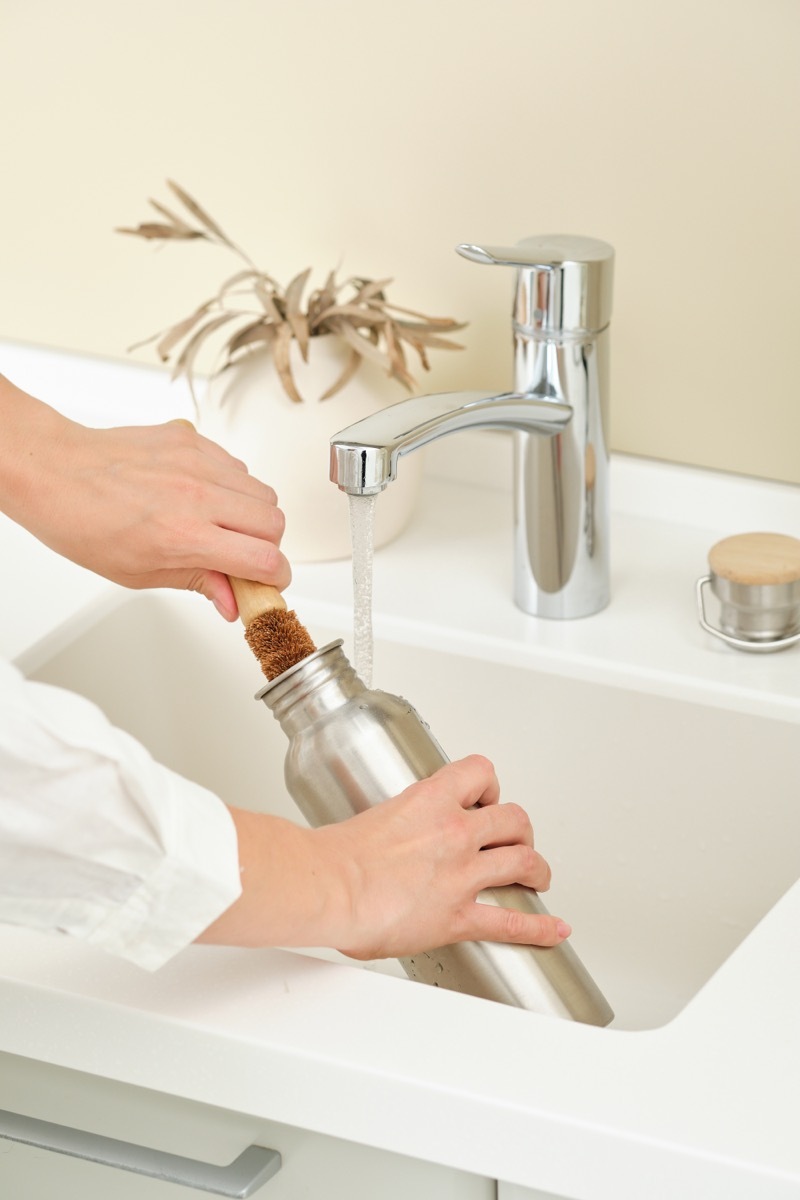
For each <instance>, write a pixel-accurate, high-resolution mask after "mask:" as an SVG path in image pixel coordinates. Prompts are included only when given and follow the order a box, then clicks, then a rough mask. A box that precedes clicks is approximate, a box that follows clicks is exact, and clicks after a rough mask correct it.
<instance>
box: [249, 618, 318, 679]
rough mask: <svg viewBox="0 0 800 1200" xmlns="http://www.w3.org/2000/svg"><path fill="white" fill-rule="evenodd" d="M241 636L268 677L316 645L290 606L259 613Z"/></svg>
mask: <svg viewBox="0 0 800 1200" xmlns="http://www.w3.org/2000/svg"><path fill="white" fill-rule="evenodd" d="M244 636H245V639H246V641H247V644H248V646H249V647H250V649H251V650H252V651H253V654H254V655H255V657H256V658H257V659H258V661H259V663H260V664H261V670H262V671H263V672H264V674H265V675H266V677H267V679H269V680H272V679H277V677H278V675H282V674H283V672H284V671H288V670H289V668H290V667H294V666H296V665H297V663H299V662H302V661H303V659H304V658H308V656H309V654H313V653H314V651H315V650H316V648H317V647H316V646H315V645H314V643H313V641H312V640H311V637H310V635H309V632H308V630H307V629H306V627H305V626H304V625H302V624H301V622H300V621H299V619H298V617H297V614H296V613H295V612H294V611H293V610H292V609H285V608H284V609H280V608H273V609H269V610H268V611H267V612H263V613H261V615H260V616H257V617H255V618H254V619H253V620H252V621H251V622H250V624H249V625H248V626H247V628H246V629H245V631H244Z"/></svg>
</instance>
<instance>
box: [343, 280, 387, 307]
mask: <svg viewBox="0 0 800 1200" xmlns="http://www.w3.org/2000/svg"><path fill="white" fill-rule="evenodd" d="M391 283H394V280H393V279H373V280H369V279H365V280H364V281H363V287H360V288H359V289H358V291H357V292H356V294H355V296H354V297H353V299H352V301H351V303H353V304H366V303H367V301H368V300H372V299H373V298H377V299H379V300H382V299H384V297H383V295H382V293H383V291H384V289H385V288H387V287H389V285H390V284H391Z"/></svg>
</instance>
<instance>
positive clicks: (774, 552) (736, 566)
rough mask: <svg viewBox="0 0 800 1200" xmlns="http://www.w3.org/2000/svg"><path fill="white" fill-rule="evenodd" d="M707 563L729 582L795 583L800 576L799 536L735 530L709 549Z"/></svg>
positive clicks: (717, 574)
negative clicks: (731, 535) (738, 531)
mask: <svg viewBox="0 0 800 1200" xmlns="http://www.w3.org/2000/svg"><path fill="white" fill-rule="evenodd" d="M708 565H709V567H710V568H711V570H712V572H713V573H714V574H715V575H716V576H717V577H718V578H720V579H728V580H730V582H731V583H745V584H757V585H759V586H762V587H763V586H765V585H769V584H780V583H796V582H797V581H798V580H800V539H798V538H793V537H787V536H786V534H783V533H737V534H735V535H734V536H733V537H727V538H723V539H722V541H721V542H717V544H716V545H715V546H712V547H711V549H710V550H709V552H708Z"/></svg>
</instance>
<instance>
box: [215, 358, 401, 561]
mask: <svg viewBox="0 0 800 1200" xmlns="http://www.w3.org/2000/svg"><path fill="white" fill-rule="evenodd" d="M291 356H292V357H291V364H292V373H293V375H294V379H295V383H296V385H297V388H298V391H299V392H300V395H301V396H302V397H303V403H302V404H298V403H297V402H296V401H293V400H290V399H289V397H288V396H287V395H286V393H285V392H284V390H283V387H282V386H281V382H280V379H279V377H278V373H277V371H276V370H275V365H274V362H273V359H272V356H271V354H270V353H269V351H266V350H264V351H262V350H259V351H255V352H253V353H252V354H250V355H248V356H247V358H245V359H243V360H242V361H241V362H240V363H238V364H237V365H236V366H235V367H232V368H231V369H230V370H229V371H226V372H225V373H224V375H222V376H220V377H218V378H217V379H215V380H213V381H212V382H211V383H210V384H209V387H208V391H207V393H206V396H205V397H204V398H203V400H202V401H201V412H200V420H199V427H200V430H201V432H202V433H203V434H204V435H205V436H206V437H208V438H211V439H212V440H213V441H215V442H218V443H219V445H221V446H224V447H225V449H226V450H228V451H229V452H230V453H231V454H234V455H235V456H236V457H237V458H240V459H242V461H243V462H245V463H246V464H247V468H248V470H249V471H250V473H251V475H255V476H257V477H258V478H259V479H261V480H263V482H264V483H269V484H270V485H271V486H272V487H273V488H274V489H275V491H276V492H277V494H278V504H279V506H280V507H281V509H282V510H283V512H284V514H285V516H286V532H285V534H284V538H283V541H282V543H281V548H282V550H283V551H284V553H285V554H286V556H287V558H288V559H289V561H290V562H295V563H298V562H322V561H326V560H328V559H336V558H348V557H350V555H351V552H352V551H351V540H350V509H349V501H348V498H347V496H346V495H345V494H344V493H343V492H340V491H339V489H338V488H337V487H336V485H335V484H333V483H331V482H330V478H329V469H330V468H329V460H330V439H331V437H332V436H333V435H334V434H335V433H338V431H339V430H340V429H343V428H344V427H345V426H346V425H351V424H352V423H353V422H354V421H358V420H360V419H361V418H362V417H366V416H369V414H370V413H373V412H375V411H376V410H377V409H380V408H386V407H387V406H388V405H389V404H396V403H398V401H400V400H402V399H403V398H404V395H405V393H404V392H403V390H402V388H401V387H400V386H399V385H398V384H397V383H396V381H395V380H392V379H389V378H388V376H387V375H386V374H385V373H384V372H383V371H381V369H380V368H379V367H378V366H377V365H376V364H373V363H370V362H366V361H364V360H362V362H361V365H360V367H359V369H358V371H357V372H356V374H355V375H354V376H353V378H352V379H351V380H350V381H349V383H347V384H346V385H345V387H344V388H343V389H342V391H341V392H337V393H336V395H335V396H333V397H331V398H330V399H328V400H320V396H322V395H324V393H325V391H326V390H327V389H328V388H329V387H330V386H331V384H332V383H333V382H334V381H335V380H336V378H337V377H338V376H339V375H340V374H341V372H342V370H343V369H344V366H345V363H346V361H347V358H348V352H347V349H346V348H345V347H343V345H342V343H341V341H340V340H339V339H338V338H335V337H331V336H323V337H318V338H312V339H311V342H310V345H309V356H308V362H307V363H306V362H303V360H302V358H301V357H300V353H299V350H298V347H297V344H296V343H292V345H291ZM420 468H421V457H420V455H419V454H413V455H410V456H409V457H407V458H404V460H403V463H402V466H401V467H400V469H399V470H398V473H397V479H396V480H395V481H394V483H392V484H390V486H389V487H388V488H386V489H385V491H383V492H382V493H381V495H380V496H379V497H378V499H377V503H376V505H375V546H376V547H378V546H383V545H385V544H386V543H387V542H389V541H391V540H392V538H394V537H396V536H397V535H398V534H399V533H400V532H401V531H402V530H403V529H404V528H405V526H406V525H407V523H408V521H409V519H410V517H411V514H412V512H413V508H414V503H415V500H416V496H417V492H418V485H419V476H420Z"/></svg>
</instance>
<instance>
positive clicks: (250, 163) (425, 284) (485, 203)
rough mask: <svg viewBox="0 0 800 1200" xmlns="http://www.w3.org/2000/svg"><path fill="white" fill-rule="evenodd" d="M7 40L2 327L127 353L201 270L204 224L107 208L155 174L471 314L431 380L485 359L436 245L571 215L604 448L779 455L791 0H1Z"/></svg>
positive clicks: (251, 224)
mask: <svg viewBox="0 0 800 1200" xmlns="http://www.w3.org/2000/svg"><path fill="white" fill-rule="evenodd" d="M0 48H1V50H2V62H3V66H2V70H1V71H0V105H2V119H0V338H8V339H14V340H22V341H29V342H34V343H42V344H48V345H53V346H57V347H62V348H68V349H76V350H81V351H89V352H93V353H97V354H100V355H104V356H113V357H124V356H125V350H126V346H128V345H129V344H130V343H131V342H133V341H135V340H137V339H138V338H141V337H144V336H146V335H147V334H149V333H151V332H153V331H154V330H156V329H157V328H159V327H161V326H163V325H165V324H169V323H170V321H171V320H173V319H175V318H176V317H178V316H182V315H183V314H184V312H185V311H188V310H189V309H190V308H191V307H193V306H194V304H195V303H196V302H198V301H199V300H201V299H204V298H205V297H206V295H207V294H208V293H209V292H210V291H211V290H213V289H214V288H215V286H216V285H217V284H218V283H219V282H220V281H221V278H222V274H223V271H227V270H228V269H229V266H230V269H234V264H229V263H228V262H227V260H225V259H224V257H223V256H221V255H220V254H219V253H218V252H217V251H215V250H213V249H212V248H207V247H203V246H198V245H175V246H170V247H167V248H166V249H165V250H164V251H163V252H156V251H155V250H154V249H153V248H152V247H150V246H147V245H145V244H144V243H142V242H139V241H136V240H134V239H126V238H123V237H121V236H119V235H117V234H114V233H113V232H112V229H113V227H114V226H115V225H118V224H125V223H133V222H136V221H138V220H139V219H141V218H143V217H144V215H145V213H146V205H145V199H146V197H147V196H148V195H156V196H157V197H159V198H162V199H163V198H164V197H165V196H166V192H165V188H164V185H163V180H164V179H165V177H167V176H171V177H173V178H176V179H178V180H179V181H180V182H182V183H183V184H184V186H185V187H187V188H188V189H189V190H190V191H192V192H194V193H195V194H196V195H197V197H198V198H199V199H200V200H201V201H202V202H203V203H205V204H206V206H207V207H208V208H209V209H210V210H211V212H212V213H213V214H215V215H216V216H217V218H218V219H219V220H220V222H221V223H222V224H223V225H224V226H225V227H226V228H227V229H228V231H229V232H230V233H231V235H232V236H234V237H236V238H237V239H238V240H239V241H240V242H242V243H243V244H244V245H246V246H247V247H248V248H249V249H250V252H251V254H252V255H253V257H255V258H256V259H257V260H258V261H259V262H260V263H261V265H263V266H264V267H266V268H267V269H269V270H270V271H272V272H273V273H274V274H277V275H278V276H279V277H281V278H287V277H288V276H289V275H290V274H294V273H295V272H296V271H298V270H300V269H301V268H303V267H305V266H308V265H314V266H315V268H316V269H317V270H318V272H319V273H320V275H321V274H322V272H323V271H327V269H328V268H329V267H330V266H333V265H335V264H336V263H337V262H341V263H342V265H343V267H344V269H345V270H346V271H351V272H354V273H357V274H372V275H375V276H383V275H392V276H394V277H395V279H396V285H395V289H394V298H395V299H396V300H397V301H398V302H401V303H402V302H405V303H407V304H409V305H411V306H412V307H414V306H418V307H423V308H425V309H426V310H427V311H429V312H433V313H440V314H447V315H455V316H459V317H462V318H464V319H467V320H469V321H470V328H469V329H468V330H467V331H466V333H465V335H464V336H465V340H466V345H467V349H466V351H464V352H462V353H461V354H459V355H448V354H440V355H439V356H438V357H437V359H436V361H435V367H434V370H433V371H432V372H431V374H430V376H426V377H425V378H424V385H425V387H426V389H427V388H428V386H429V385H430V387H431V388H432V389H433V390H442V389H447V388H451V387H458V386H473V387H492V386H506V385H507V384H508V383H509V382H510V349H509V335H508V311H509V296H510V284H511V281H510V278H509V276H508V275H507V274H506V273H504V272H502V271H500V270H495V271H493V270H490V269H489V268H481V267H477V266H473V265H471V264H468V263H466V262H463V261H462V260H461V259H459V258H458V257H457V256H456V255H455V254H454V253H453V251H452V247H453V245H454V244H455V243H456V242H458V241H462V240H471V241H480V240H485V241H490V242H495V243H497V242H513V241H516V240H517V239H518V238H520V237H524V236H526V235H529V234H532V233H540V232H553V231H568V232H573V233H583V234H589V235H593V236H597V237H602V238H605V239H607V240H608V241H610V242H612V243H613V244H614V245H615V246H616V248H617V253H618V260H617V276H616V290H615V309H614V317H613V323H612V352H613V366H612V371H613V399H612V417H613V437H612V440H613V444H614V447H615V448H616V449H618V450H622V451H629V452H632V453H636V454H644V455H652V456H656V457H661V458H667V459H675V460H678V461H682V462H688V463H698V464H703V465H707V466H712V467H720V468H723V469H728V470H735V471H742V472H746V473H751V474H756V475H763V476H770V477H774V478H778V479H784V480H791V481H794V482H800V383H798V376H797V371H796V367H795V364H796V361H797V358H798V349H799V347H798V341H800V339H798V332H797V331H798V326H800V67H798V63H800V5H799V4H797V3H796V2H795V0H761V2H760V3H757V4H756V3H754V2H753V0H670V2H669V3H660V4H658V5H656V4H654V3H648V0H605V2H604V0H561V2H558V0H547V2H544V0H494V2H493V3H487V0H480V2H478V0H396V2H395V3H387V2H386V0H283V2H282V3H277V2H276V0H135V2H131V3H126V4H121V3H114V2H113V0H71V2H70V3H64V2H63V0H0ZM140 357H143V358H144V359H145V360H147V361H150V359H149V358H148V355H147V353H146V352H142V354H141V356H140ZM1 367H2V364H1V363H0V369H1ZM401 395H402V393H398V398H401Z"/></svg>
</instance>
